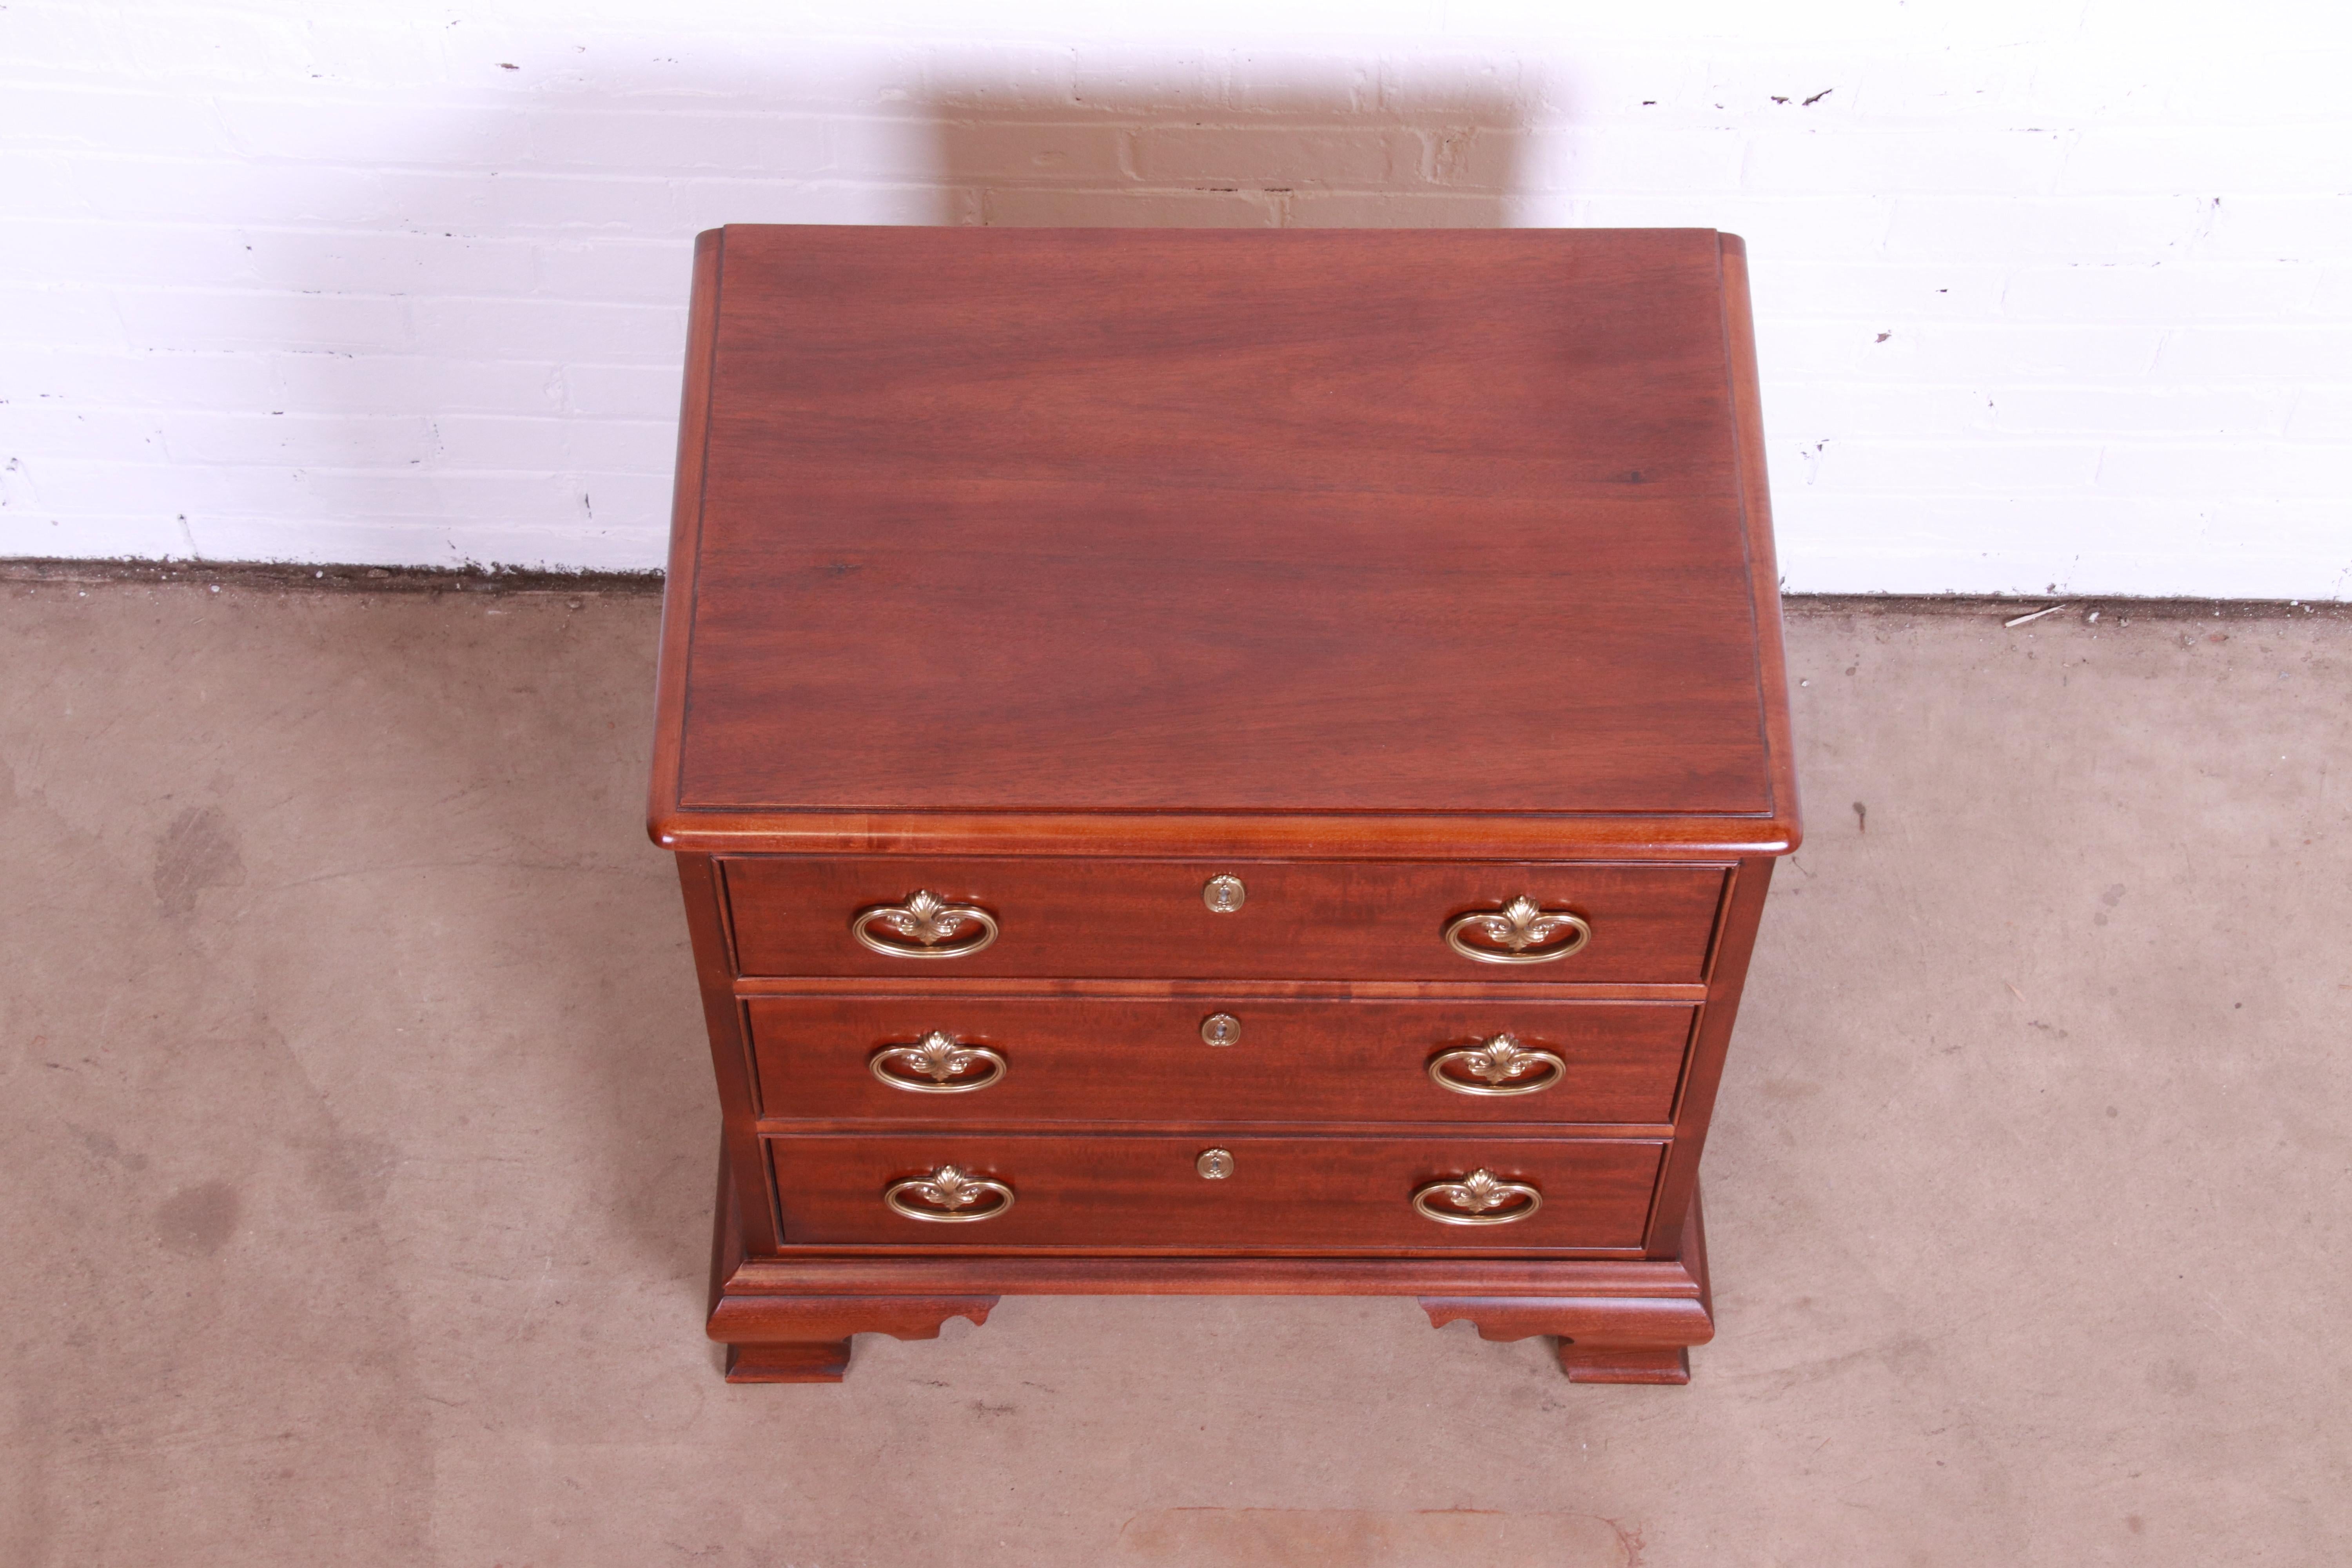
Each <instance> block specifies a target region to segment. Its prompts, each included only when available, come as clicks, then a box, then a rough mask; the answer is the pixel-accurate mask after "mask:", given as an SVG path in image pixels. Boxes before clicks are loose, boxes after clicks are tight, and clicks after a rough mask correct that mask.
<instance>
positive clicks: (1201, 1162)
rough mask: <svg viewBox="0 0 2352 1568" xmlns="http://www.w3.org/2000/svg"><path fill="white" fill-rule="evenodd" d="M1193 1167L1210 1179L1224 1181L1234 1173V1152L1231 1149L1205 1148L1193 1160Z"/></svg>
mask: <svg viewBox="0 0 2352 1568" xmlns="http://www.w3.org/2000/svg"><path fill="white" fill-rule="evenodd" d="M1192 1169H1194V1170H1196V1171H1198V1172H1200V1173H1201V1174H1202V1177H1203V1178H1205V1179H1206V1180H1208V1181H1212V1182H1222V1181H1223V1180H1224V1179H1225V1178H1226V1177H1227V1176H1230V1175H1232V1174H1233V1173H1234V1152H1233V1151H1232V1150H1230V1149H1204V1150H1202V1152H1201V1157H1200V1158H1199V1159H1197V1160H1195V1161H1193V1162H1192Z"/></svg>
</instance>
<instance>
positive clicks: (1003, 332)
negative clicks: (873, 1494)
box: [648, 228, 1799, 1382]
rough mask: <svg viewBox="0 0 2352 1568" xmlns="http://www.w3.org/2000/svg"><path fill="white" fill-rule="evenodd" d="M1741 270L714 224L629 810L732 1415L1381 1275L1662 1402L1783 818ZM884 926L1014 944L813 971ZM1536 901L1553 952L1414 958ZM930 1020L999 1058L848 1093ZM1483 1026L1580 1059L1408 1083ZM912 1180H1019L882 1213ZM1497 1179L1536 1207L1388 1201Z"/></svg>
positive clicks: (1682, 257) (1741, 262) (1446, 1313)
mask: <svg viewBox="0 0 2352 1568" xmlns="http://www.w3.org/2000/svg"><path fill="white" fill-rule="evenodd" d="M1747 290H1748V283H1747V262H1746V254H1745V248H1744V247H1743V246H1742V245H1741V244H1740V242H1739V241H1738V240H1737V239H1735V238H1732V237H1726V236H1717V235H1713V234H1709V233H1703V232H1696V231H1613V232H1612V231H1592V230H1588V231H1576V232H1568V231H1549V232H1547V231H1525V230H1521V231H1497V232H1488V233H1478V234H1471V233H1443V232H1428V231H1422V232H1404V231H1353V232H1345V233H1332V232H1325V233H1312V232H1308V233H1298V232H1291V233H1278V234H1257V233H1239V232H1223V233H1207V234H1203V233H1190V234H1187V233H1178V232H1171V231H1132V230H1130V231H1100V230H1097V231H1035V230H1031V231H1004V230H997V231H986V230H981V231H974V230H923V229H905V228H900V229H808V228H795V229H785V228H748V229H747V228H735V229H730V230H725V231H719V232H715V233H713V234H709V235H705V236H703V237H701V239H700V240H699V241H698V247H697V255H696V271H695V293H694V308H693V311H692V313H691V317H690V321H689V329H688V367H687V378H686V387H685V398H684V405H683V414H682V418H681V424H680V463H679V472H678V478H677V519H676V523H675V527H674V531H673V539H672V555H671V570H670V577H669V585H668V595H667V602H666V605H665V615H664V623H663V642H662V658H661V668H660V674H659V679H658V724H657V728H656V747H655V764H654V776H653V779H652V788H651V793H650V798H649V809H648V826H649V828H650V829H651V831H652V833H653V836H654V837H655V839H656V842H657V843H659V844H661V845H663V846H664V847H669V848H673V849H677V850H678V851H680V852H681V858H680V878H681V884H682V887H683V889H684V891H685V895H686V900H687V910H688V929H689V931H690V932H691V935H692V938H693V944H694V950H695V955H696V963H697V968H698V980H699V982H700V984H701V990H702V994H703V1002H704V1008H705V1015H706V1022H707V1024H708V1026H709V1034H710V1037H711V1045H712V1053H713V1054H712V1061H713V1065H714V1068H715V1069H716V1074H717V1079H718V1083H719V1099H720V1106H721V1110H722V1121H723V1149H724V1157H723V1160H722V1169H721V1186H720V1200H719V1213H718V1216H717V1225H718V1231H717V1235H716V1237H715V1242H714V1248H713V1278H712V1297H711V1317H710V1331H711V1333H712V1334H713V1336H714V1337H716V1338H719V1339H720V1340H722V1341H723V1342H726V1343H727V1344H728V1345H729V1346H730V1351H729V1364H730V1377H731V1378H734V1379H735V1380H737V1381H824V1380H831V1379H835V1378H838V1377H839V1376H840V1375H841V1374H842V1373H843V1371H844V1370H845V1366H846V1364H847V1359H848V1352H849V1336H851V1335H853V1334H856V1333H858V1332H864V1331H884V1332H892V1333H898V1334H900V1335H902V1337H919V1336H924V1335H928V1334H931V1333H936V1332H937V1331H938V1326H939V1323H940V1321H942V1320H943V1319H944V1318H945V1317H947V1316H953V1315H959V1314H961V1315H965V1316H969V1317H971V1318H973V1319H974V1320H975V1321H978V1320H980V1319H982V1318H984V1316H985V1315H986V1312H987V1309H988V1307H989V1306H990V1305H991V1304H992V1301H993V1300H994V1299H995V1298H996V1297H997V1296H999V1295H1001V1294H1003V1293H1005V1292H1008V1291H1024V1292H1026V1291H1090V1290H1108V1291H1167V1292H1195V1291H1199V1292H1210V1293H1216V1292H1224V1291H1257V1290H1280V1291H1301V1292H1320V1293H1349V1294H1355V1293H1390V1294H1412V1295H1416V1296H1419V1297H1421V1298H1422V1299H1423V1305H1424V1306H1426V1307H1427V1308H1429V1310H1430V1311H1431V1314H1432V1318H1433V1321H1448V1320H1450V1319H1453V1318H1467V1319H1469V1320H1470V1321H1474V1322H1475V1323H1476V1324H1477V1325H1478V1328H1479V1331H1480V1332H1481V1333H1483V1334H1486V1335H1487V1336H1488V1337H1491V1338H1514V1337H1523V1336H1525V1335H1527V1334H1530V1333H1553V1334H1557V1335H1559V1336H1560V1337H1561V1345H1560V1349H1559V1355H1560V1360H1561V1364H1562V1367H1563V1369H1564V1370H1565V1371H1566V1373H1568V1375H1569V1376H1570V1378H1571V1379H1572V1380H1575V1381H1580V1382H1593V1381H1600V1382H1675V1381H1681V1380H1682V1379H1684V1378H1685V1377H1686V1376H1687V1360H1686V1356H1685V1350H1686V1347H1687V1346H1688V1345H1690V1344H1694V1343H1698V1342H1703V1341H1704V1340H1706V1338H1707V1337H1708V1335H1710V1334H1711V1333H1712V1331H1713V1313H1712V1308H1711V1303H1710V1300H1709V1297H1708V1290H1707V1284H1706V1258H1705V1238H1704V1236H1703V1233H1702V1231H1701V1228H1700V1224H1699V1217H1698V1204H1697V1187H1696V1184H1697V1166H1698V1160H1699V1155H1700V1153H1701V1152H1702V1150H1703V1147H1704V1144H1705V1141H1706V1136H1707V1133H1708V1129H1709V1124H1710V1121H1711V1119H1712V1116H1713V1114H1714V1110H1715V1098H1716V1094H1717V1088H1718V1086H1719V1083H1720V1079H1721V1075H1722V1070H1723V1065H1724V1060H1725V1055H1726V1051H1727V1047H1728V1041H1729V1035H1730V1031H1731V1026H1732V1022H1733V1019H1734V1016H1735V1015H1736V1010H1737V1005H1738V995H1739V991H1740V988H1741V984H1742V983H1743V980H1744V977H1745V973H1746V969H1747V965H1748V962H1749V958H1750V955H1751V953H1752V951H1753V946H1754V941H1755V935H1756V931H1757V925H1758V921H1759V919H1760V917H1761V912H1762V907H1763V901H1764V897H1765V889H1766V886H1767V884H1768V882H1769V872H1770V857H1773V856H1776V855H1779V854H1782V853H1785V852H1787V851H1788V850H1790V849H1791V848H1793V847H1795V845H1796V843H1797V841H1798V833H1799V828H1798V821H1797V795H1796V788H1795V781H1794V773H1793V765H1792V752H1791V749H1790V739H1789V727H1788V707H1787V696H1786V679H1787V678H1786V674H1785V665H1784V658H1783V654H1782V651H1781V647H1780V623H1779V604H1778V595H1777V592H1776V587H1777V584H1776V569H1775V567H1774V564H1773V559H1774V558H1773V547H1772V538H1771V525H1770V518H1769V504H1768V493H1767V489H1766V486H1765V478H1764V466H1763V459H1762V451H1763V447H1762V440H1763V436H1762V421H1761V416H1760V410H1759V402H1758V398H1757V394H1756V368H1755V343H1754V334H1753V331H1752V327H1751V324H1750V320H1749V310H1748V292H1747ZM1219 872H1229V873H1232V874H1234V875H1238V876H1240V877H1242V878H1243V879H1244V881H1245V882H1246V883H1247V884H1248V887H1249V889H1250V898H1249V901H1248V902H1247V904H1245V905H1244V908H1243V910H1241V911H1240V912H1239V913H1237V914H1230V915H1220V914H1214V913H1212V912H1211V911H1209V910H1207V909H1206V908H1205V907H1204V906H1203V905H1202V902H1201V900H1200V889H1201V885H1202V882H1203V881H1205V880H1206V879H1208V878H1209V877H1210V876H1213V875H1215V874H1217V873H1219ZM917 888H927V889H929V890H930V891H931V892H933V893H935V894H938V895H940V896H942V897H945V898H948V899H950V900H954V901H959V902H973V903H978V904H980V905H982V907H984V908H987V909H989V910H991V911H992V913H993V914H995V915H996V916H997V917H998V918H999V919H1000V921H1002V922H1003V932H1004V934H1003V937H1002V939H1001V940H1000V941H999V942H997V943H996V944H995V945H994V946H992V947H991V948H990V949H989V950H987V951H986V952H982V953H979V954H975V955H972V956H971V957H970V958H967V959H961V960H956V961H952V962H951V963H931V962H928V961H910V960H907V959H903V958H894V957H890V956H887V955H884V954H879V953H874V952H869V951H867V950H866V949H864V948H862V947H859V946H857V945H856V943H855V942H853V941H852V940H851V939H850V937H849V933H848V927H849V922H850V919H851V917H852V916H853V915H854V914H855V913H856V911H857V910H861V909H866V908H870V907H874V906H876V905H882V904H891V903H897V902H899V901H901V900H904V899H905V898H906V897H907V896H908V894H909V893H911V892H912V891H913V890H914V889H917ZM1521 893H1527V894H1530V895H1532V896H1534V897H1536V898H1537V899H1538V900H1539V901H1540V902H1541V903H1543V904H1545V905H1546V906H1548V907H1551V908H1565V909H1569V910H1574V911H1575V912H1577V913H1579V914H1580V915H1583V916H1585V917H1586V918H1588V919H1591V921H1593V924H1594V931H1595V936H1594V939H1593V941H1592V942H1591V945H1590V946H1589V947H1588V948H1587V949H1586V950H1585V951H1584V952H1581V953H1580V954H1578V955H1577V956H1575V957H1572V958H1570V959H1568V960H1565V961H1563V962H1562V963H1559V964H1558V965H1549V964H1548V965H1541V966H1529V967H1524V968H1504V967H1497V966H1491V965H1486V964H1478V963H1473V962H1472V961H1470V960H1468V959H1466V958H1463V957H1460V956H1458V955H1456V954H1454V953H1453V952H1451V951H1450V950H1448V949H1447V948H1445V947H1444V944H1443V942H1442V940H1441V932H1442V930H1443V927H1444V922H1445V921H1447V920H1448V919H1449V918H1451V917H1453V916H1454V915H1456V914H1460V913H1465V912H1467V911H1469V910H1474V909H1479V910H1493V909H1497V908H1499V907H1500V906H1501V905H1502V904H1503V903H1504V902H1505V901H1506V900H1508V899H1510V898H1513V897H1516V896H1517V895H1519V894H1521ZM1212 1008H1215V1009H1219V1010H1223V1011H1229V1012H1233V1013H1234V1014H1235V1015H1236V1016H1240V1017H1242V1018H1243V1019H1244V1037H1243V1041H1242V1043H1240V1044H1238V1045H1236V1046H1234V1047H1223V1048H1220V1047H1209V1046H1206V1045H1204V1044H1202V1042H1201V1041H1200V1039H1199V1037H1198V1033H1197V1030H1198V1026H1199V1020H1200V1017H1201V1016H1202V1015H1203V1014H1204V1013H1205V1012H1207V1011H1209V1010H1211V1009H1212ZM948 1009H952V1010H953V1011H954V1012H955V1013H956V1015H957V1017H956V1018H955V1019H947V1018H943V1017H941V1016H940V1014H941V1012H942V1011H943V1010H948ZM934 1027H947V1028H950V1029H951V1030H953V1031H954V1032H956V1033H958V1034H959V1035H961V1036H963V1037H967V1038H970V1039H972V1040H974V1041H976V1042H978V1043H983V1044H990V1045H993V1046H998V1047H1001V1048H1002V1049H1003V1051H1004V1053H1005V1055H1006V1056H1007V1058H1008V1060H1009V1061H1010V1062H1012V1063H1013V1068H1012V1070H1011V1071H1010V1072H1009V1073H1008V1076H1007V1078H1006V1079H1005V1080H1004V1081H1003V1083H1002V1084H1000V1085H998V1086H996V1087H994V1088H992V1089H989V1090H986V1091H983V1092H982V1093H981V1094H979V1095H974V1096H954V1097H940V1098H930V1097H925V1096H919V1095H914V1094H908V1093H905V1092H903V1091H900V1090H895V1089H889V1088H887V1087H886V1086H884V1085H882V1084H880V1083H878V1082H877V1081H876V1080H875V1079H873V1078H872V1076H871V1074H870V1073H869V1072H867V1070H866V1058H867V1057H868V1056H869V1055H870V1054H871V1052H872V1051H873V1050H874V1049H876V1048H878V1047H880V1046H882V1045H884V1044H887V1043H893V1042H895V1041H898V1040H902V1039H906V1038H913V1037H918V1036H919V1034H920V1033H922V1032H924V1031H927V1030H929V1029H930V1028H934ZM1506 1029H1507V1030H1509V1031H1510V1032H1513V1033H1515V1034H1517V1035H1519V1036H1520V1037H1522V1038H1523V1039H1527V1040H1528V1041H1529V1042H1530V1043H1535V1044H1539V1045H1556V1046H1558V1047H1559V1048H1560V1050H1561V1054H1562V1055H1563V1056H1565V1057H1567V1058H1569V1059H1570V1062H1571V1065H1572V1068H1573V1071H1572V1075H1571V1077H1570V1079H1569V1080H1568V1081H1566V1082H1563V1084H1562V1085H1561V1086H1560V1087H1559V1089H1557V1090H1552V1091H1547V1092H1546V1094H1545V1095H1542V1096H1538V1097H1530V1099H1528V1100H1475V1099H1468V1098H1465V1097H1461V1096H1454V1095H1448V1094H1446V1093H1445V1092H1444V1091H1443V1090H1440V1089H1436V1088H1435V1087H1434V1086H1432V1085H1430V1084H1429V1083H1428V1080H1427V1079H1426V1077H1425V1076H1424V1074H1423V1068H1424V1065H1425V1063H1426V1061H1427V1059H1428V1058H1429V1057H1430V1056H1431V1055H1433V1054H1434V1052H1435V1051H1436V1050H1437V1049H1439V1048H1442V1047H1444V1046H1447V1045H1452V1044H1468V1043H1472V1042H1473V1041H1475V1039H1478V1038H1481V1037H1485V1036H1486V1035H1487V1034H1489V1033H1493V1032H1499V1031H1502V1030H1506ZM1538 1108H1540V1109H1538ZM1212 1144H1215V1145H1218V1146H1222V1147H1225V1148H1227V1149H1230V1150H1231V1151H1233V1152H1234V1155H1235V1156H1236V1160H1237V1168H1236V1170H1235V1172H1234V1175H1233V1176H1231V1177H1229V1178H1227V1179H1226V1180H1223V1181H1217V1182H1209V1181H1204V1180H1202V1178H1201V1177H1200V1176H1199V1175H1198V1174H1197V1173H1196V1172H1195V1170H1194V1167H1193V1163H1192V1162H1193V1159H1194V1156H1195V1155H1196V1154H1197V1153H1198V1152H1200V1151H1201V1150H1202V1149H1203V1148H1206V1147H1209V1146H1211V1145H1212ZM949 1162H953V1163H961V1164H964V1165H966V1166H968V1167H971V1168H974V1169H976V1170H977V1171H979V1172H981V1173H985V1174H991V1175H997V1176H1001V1177H1002V1178H1003V1179H1004V1180H1006V1181H1008V1182H1010V1183H1011V1184H1013V1185H1014V1186H1015V1188H1016V1190H1017V1191H1018V1192H1019V1193H1020V1194H1021V1196H1020V1201H1019V1203H1018V1204H1017V1205H1016V1206H1015V1207H1014V1208H1013V1210H1012V1211H1010V1212H1009V1213H1008V1214H1007V1215H1005V1216H1004V1217H1003V1220H1002V1221H990V1222H986V1223H983V1224H982V1225H978V1226H926V1225H922V1224H919V1222H916V1221H911V1220H906V1219H901V1218H899V1217H898V1216H895V1215H890V1214H889V1213H888V1211H887V1209H886V1208H884V1206H883V1205H881V1203H880V1201H879V1199H880V1193H881V1191H882V1189H883V1187H885V1186H886V1185H887V1184H888V1183H889V1182H890V1181H891V1180H894V1179H898V1178H901V1177H905V1176H909V1175H915V1174H920V1173H926V1172H928V1171H929V1170H932V1169H936V1167H937V1166H938V1165H939V1164H940V1163H949ZM1479 1165H1484V1166H1486V1167H1487V1168H1491V1169H1493V1170H1495V1171H1496V1172H1497V1173H1500V1174H1503V1175H1505V1176H1507V1177H1511V1176H1524V1177H1526V1178H1527V1179H1528V1180H1530V1181H1533V1182H1535V1183H1536V1184H1538V1186H1540V1187H1541V1188H1542V1189H1543V1191H1544V1192H1545V1194H1546V1205H1545V1208H1544V1210H1543V1211H1542V1213H1541V1214H1540V1215H1538V1216H1536V1217H1534V1218H1531V1219H1529V1220H1528V1221H1527V1222H1525V1224H1524V1225H1523V1226H1504V1227H1495V1228H1492V1229H1484V1230H1479V1229H1460V1228H1456V1227H1451V1226H1437V1225H1434V1224H1433V1223H1432V1222H1430V1221H1428V1220H1425V1219H1423V1218H1421V1217H1419V1216H1417V1215H1413V1214H1412V1210H1411V1208H1410V1206H1409V1205H1408V1202H1407V1199H1408V1198H1409V1195H1410V1194H1411V1192H1412V1188H1413V1187H1414V1186H1416V1185H1419V1184H1423V1183H1425V1182H1428V1181H1431V1180H1435V1179H1438V1178H1440V1177H1458V1176H1460V1175H1462V1174H1465V1173H1466V1172H1467V1171H1468V1170H1470V1169H1472V1168H1475V1166H1479Z"/></svg>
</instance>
